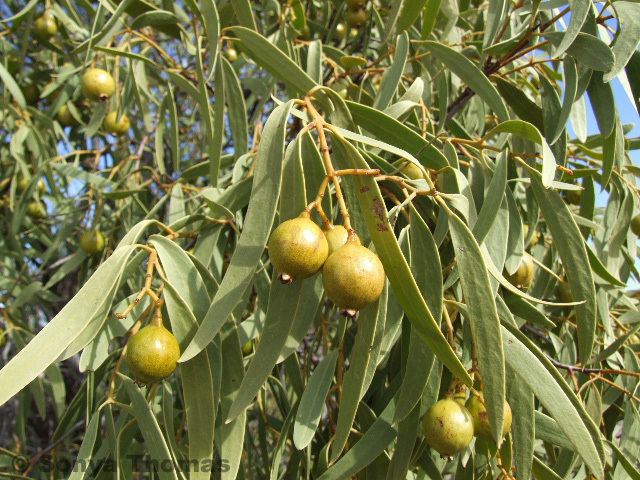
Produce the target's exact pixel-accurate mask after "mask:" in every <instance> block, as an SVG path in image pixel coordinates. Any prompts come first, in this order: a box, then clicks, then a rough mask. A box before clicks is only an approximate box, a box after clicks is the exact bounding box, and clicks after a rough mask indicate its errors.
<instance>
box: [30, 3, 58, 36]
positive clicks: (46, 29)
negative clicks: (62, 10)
mask: <svg viewBox="0 0 640 480" xmlns="http://www.w3.org/2000/svg"><path fill="white" fill-rule="evenodd" d="M33 32H34V33H35V35H36V37H38V38H39V39H41V40H48V39H49V38H51V37H53V36H54V35H55V34H56V33H58V22H56V17H54V16H53V14H52V13H51V12H49V11H48V10H47V11H45V12H44V13H43V14H42V15H41V16H39V17H38V18H36V21H35V22H33Z"/></svg>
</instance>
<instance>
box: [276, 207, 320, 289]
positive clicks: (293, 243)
mask: <svg viewBox="0 0 640 480" xmlns="http://www.w3.org/2000/svg"><path fill="white" fill-rule="evenodd" d="M328 254H329V244H328V243H327V239H326V237H325V236H324V233H323V232H322V230H321V229H320V227H318V225H316V224H315V223H314V222H313V221H312V220H311V218H309V214H308V213H307V212H304V213H302V214H301V215H300V216H299V217H297V218H292V219H291V220H287V221H286V222H283V223H281V224H280V225H278V226H277V227H276V229H275V230H274V231H273V233H272V234H271V238H270V239H269V258H270V259H271V263H272V264H273V266H274V268H275V269H276V272H278V274H279V275H280V280H281V281H282V282H284V283H289V282H292V281H295V280H302V279H303V278H307V277H310V276H311V275H313V274H314V273H316V272H317V271H318V270H320V267H322V265H323V264H324V262H325V260H326V259H327V255H328Z"/></svg>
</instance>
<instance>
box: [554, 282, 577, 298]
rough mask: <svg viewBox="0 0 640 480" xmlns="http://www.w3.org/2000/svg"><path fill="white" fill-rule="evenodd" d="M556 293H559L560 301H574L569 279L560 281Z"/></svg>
mask: <svg viewBox="0 0 640 480" xmlns="http://www.w3.org/2000/svg"><path fill="white" fill-rule="evenodd" d="M556 293H557V295H558V300H560V302H562V303H571V302H573V293H572V292H571V287H570V286H569V282H567V281H563V282H558V287H557V290H556Z"/></svg>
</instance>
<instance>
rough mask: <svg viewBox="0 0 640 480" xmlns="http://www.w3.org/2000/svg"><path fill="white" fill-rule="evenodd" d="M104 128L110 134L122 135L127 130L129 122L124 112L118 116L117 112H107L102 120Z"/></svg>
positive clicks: (129, 125)
mask: <svg viewBox="0 0 640 480" xmlns="http://www.w3.org/2000/svg"><path fill="white" fill-rule="evenodd" d="M102 126H103V127H104V129H105V130H106V131H107V132H109V133H110V134H112V135H124V134H125V133H127V132H128V131H129V128H130V127H131V122H130V121H129V117H127V116H126V115H125V114H124V113H123V114H122V115H120V118H118V112H109V113H107V115H106V116H105V117H104V121H103V122H102Z"/></svg>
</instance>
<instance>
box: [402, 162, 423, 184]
mask: <svg viewBox="0 0 640 480" xmlns="http://www.w3.org/2000/svg"><path fill="white" fill-rule="evenodd" d="M395 167H397V168H399V169H400V171H401V172H402V173H403V174H404V175H405V176H406V177H407V178H409V179H411V180H422V179H424V173H423V172H422V170H421V169H420V167H418V166H417V165H416V164H415V163H412V162H407V161H404V160H400V161H398V162H396V163H395Z"/></svg>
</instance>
